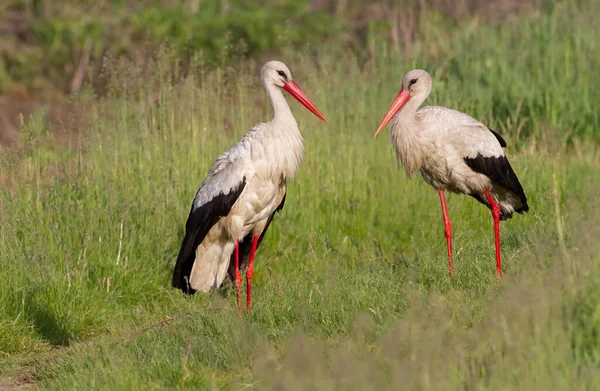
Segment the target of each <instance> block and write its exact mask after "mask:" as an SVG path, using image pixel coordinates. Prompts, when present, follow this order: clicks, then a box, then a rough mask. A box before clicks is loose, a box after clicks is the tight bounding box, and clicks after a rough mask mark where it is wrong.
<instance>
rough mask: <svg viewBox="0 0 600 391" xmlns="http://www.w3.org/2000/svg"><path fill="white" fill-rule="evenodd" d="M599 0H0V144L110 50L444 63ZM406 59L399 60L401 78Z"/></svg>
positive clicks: (143, 57) (207, 59)
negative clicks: (462, 45) (307, 51)
mask: <svg viewBox="0 0 600 391" xmlns="http://www.w3.org/2000/svg"><path fill="white" fill-rule="evenodd" d="M582 9H585V10H586V11H584V12H582ZM597 9H598V7H597V6H596V7H594V6H592V5H591V3H590V4H589V5H588V4H587V2H585V1H576V0H573V1H568V2H564V1H563V2H555V1H551V0H523V1H519V0H457V1H451V0H415V1H403V0H396V1H362V0H359V1H348V0H292V1H253V0H180V1H177V0H141V1H126V0H100V1H82V0H4V1H3V2H2V4H1V5H0V130H1V132H0V144H2V145H10V144H12V143H14V142H16V141H17V139H18V129H19V126H20V125H19V124H20V121H21V120H20V115H21V114H23V117H24V118H25V119H26V118H28V117H29V115H31V114H32V113H34V112H35V110H36V109H40V108H43V109H44V110H45V112H46V114H48V115H49V117H50V119H52V120H54V121H59V120H61V118H62V117H63V116H64V113H63V112H64V109H65V104H66V100H67V97H68V96H69V94H72V93H77V92H79V91H80V90H81V88H82V86H83V85H84V83H91V86H92V88H93V91H94V93H96V94H100V95H102V94H103V93H104V90H105V87H106V80H105V79H104V78H103V77H102V75H103V71H104V70H105V67H107V66H112V64H114V59H115V58H121V57H125V58H128V59H130V60H132V63H131V64H133V65H134V66H136V67H139V68H140V69H143V68H144V67H147V65H148V63H149V61H151V60H152V59H153V58H155V57H156V55H157V53H158V48H159V47H160V46H161V45H168V46H169V47H170V49H171V50H170V51H169V56H171V57H172V59H173V60H176V61H177V63H178V65H179V66H180V67H183V68H184V69H186V67H187V66H188V65H189V63H190V59H192V58H196V59H200V60H201V62H202V64H204V65H205V66H207V67H217V66H225V65H230V64H237V63H240V62H244V61H246V60H247V59H249V58H252V59H254V60H256V61H257V62H260V63H262V61H263V60H266V59H269V58H273V57H274V56H275V57H276V56H277V55H279V54H281V53H282V50H285V49H290V48H292V49H304V48H307V47H308V48H312V50H314V51H317V50H318V47H323V46H325V45H335V46H336V47H338V48H344V50H347V51H350V52H351V53H352V54H353V55H355V56H356V58H357V61H358V62H360V63H363V64H364V63H367V62H368V61H369V60H371V59H372V58H373V57H374V56H375V55H376V54H377V47H378V45H380V44H381V43H382V42H387V43H389V44H390V46H389V47H390V48H391V49H392V50H394V51H396V52H397V53H398V54H399V55H400V56H401V57H402V58H403V59H410V58H414V57H415V56H423V57H425V58H426V59H427V60H428V62H430V63H433V64H436V65H438V66H439V64H440V63H448V61H449V60H451V59H452V58H453V57H457V56H461V55H462V53H457V52H456V49H457V48H456V47H455V46H456V45H455V43H456V40H470V39H472V36H473V35H475V36H476V35H478V34H490V35H493V34H496V32H497V31H498V30H502V29H506V28H516V29H519V28H523V27H522V24H523V21H524V20H527V21H529V22H527V23H537V24H536V25H541V24H542V23H543V21H542V19H543V17H544V14H552V13H557V14H559V16H560V15H562V16H564V19H563V18H559V20H558V24H557V25H556V26H555V28H556V29H562V28H564V29H573V28H574V27H575V24H577V25H578V26H579V27H582V26H583V27H586V25H587V27H588V28H589V31H588V33H590V32H591V31H592V23H593V15H594V13H592V14H589V13H588V12H587V11H590V10H593V11H594V12H596V13H597ZM574 14H576V17H573V15H574ZM586 15H587V16H588V18H585V16H586ZM535 20H537V22H533V21H535ZM511 25H512V27H511ZM484 29H485V30H484ZM490 29H492V30H490ZM565 33H566V34H572V35H573V36H574V33H573V32H567V31H565ZM517 34H518V33H517ZM548 38H549V37H545V38H544V39H548ZM494 40H495V39H494V37H490V39H489V42H488V43H489V44H490V45H494ZM481 42H485V41H481ZM582 44H583V45H584V46H585V45H589V44H590V42H582ZM475 49H476V50H477V48H475ZM519 49H520V50H522V49H523V47H521V48H519ZM583 49H585V47H584V48H583ZM589 49H591V48H589ZM471 50H473V48H471ZM531 50H535V48H534V47H533V45H532V48H531ZM506 55H508V56H511V57H514V56H518V55H519V53H518V52H517V53H506ZM522 55H526V54H522ZM590 55H591V53H590ZM449 57H450V58H449ZM481 60H482V61H484V60H485V58H482V59H481ZM107 64H111V65H107ZM405 70H406V69H398V77H401V74H403V72H404V71H405ZM450 71H451V70H450ZM61 113H63V114H61ZM63 120H64V118H63Z"/></svg>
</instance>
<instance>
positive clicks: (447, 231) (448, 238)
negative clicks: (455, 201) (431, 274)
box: [440, 190, 454, 277]
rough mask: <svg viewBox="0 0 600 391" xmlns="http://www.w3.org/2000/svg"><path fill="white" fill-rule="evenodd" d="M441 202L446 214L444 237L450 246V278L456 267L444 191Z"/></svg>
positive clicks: (441, 194) (441, 191) (441, 193)
mask: <svg viewBox="0 0 600 391" xmlns="http://www.w3.org/2000/svg"><path fill="white" fill-rule="evenodd" d="M440 202H441V203H442V213H443V214H444V236H445V237H446V244H447V245H448V267H449V268H450V277H452V276H453V275H454V265H453V264H452V224H450V217H448V208H447V207H446V197H445V196H444V190H440Z"/></svg>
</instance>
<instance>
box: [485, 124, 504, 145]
mask: <svg viewBox="0 0 600 391" xmlns="http://www.w3.org/2000/svg"><path fill="white" fill-rule="evenodd" d="M488 129H489V131H490V132H492V134H493V135H494V136H495V137H496V140H498V142H499V143H500V146H501V147H502V148H506V141H505V140H504V139H503V138H502V136H500V135H499V134H498V132H496V131H495V130H493V129H492V128H490V127H488Z"/></svg>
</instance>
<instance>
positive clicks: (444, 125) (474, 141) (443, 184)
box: [375, 69, 529, 278]
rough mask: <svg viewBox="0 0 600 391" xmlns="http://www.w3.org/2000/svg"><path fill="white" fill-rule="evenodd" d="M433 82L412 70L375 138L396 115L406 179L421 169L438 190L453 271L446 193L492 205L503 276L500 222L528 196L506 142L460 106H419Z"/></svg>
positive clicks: (396, 133)
mask: <svg viewBox="0 0 600 391" xmlns="http://www.w3.org/2000/svg"><path fill="white" fill-rule="evenodd" d="M431 85H432V82H431V76H429V73H427V72H425V71H424V70H421V69H415V70H412V71H410V72H408V73H407V74H406V75H405V76H404V78H403V79H402V89H401V90H400V93H399V94H398V96H396V99H395V100H394V102H393V103H392V106H391V107H390V109H389V110H388V112H387V113H386V115H385V117H384V118H383V120H382V121H381V124H380V125H379V128H377V132H375V136H377V135H378V134H379V132H381V130H382V129H383V128H384V127H385V126H386V125H387V124H388V122H390V120H392V118H393V120H392V132H391V133H392V143H393V144H394V146H395V147H396V157H397V159H398V161H400V162H401V163H402V165H403V166H404V170H405V172H406V175H407V177H409V178H410V177H411V175H412V174H413V173H414V172H415V171H417V170H419V171H420V172H421V176H422V177H423V179H424V180H425V182H427V183H428V184H429V185H431V186H432V187H433V188H434V189H436V190H437V191H438V192H439V196H440V202H441V204H442V213H443V215H444V236H445V237H446V243H447V246H448V266H449V268H450V275H452V274H453V272H454V269H453V265H452V226H451V225H450V219H449V218H448V210H447V208H446V198H445V196H444V191H445V190H449V191H451V192H454V193H463V194H468V195H470V196H471V197H473V198H475V199H476V200H477V201H479V202H481V203H482V204H484V205H485V206H487V207H488V208H490V209H491V211H492V216H493V217H494V236H495V240H496V271H497V273H498V276H499V277H500V278H502V261H501V258H500V224H499V220H506V219H509V218H511V217H512V215H513V213H514V212H517V213H523V212H527V211H528V210H529V206H528V205H527V197H526V196H525V192H524V191H523V187H522V186H521V184H520V183H519V179H518V178H517V175H516V174H515V172H514V171H513V169H512V167H511V166H510V163H509V162H508V159H507V158H506V155H505V154H504V152H503V151H502V148H504V147H506V141H504V139H503V138H502V137H501V136H500V135H499V134H498V133H496V132H494V131H493V130H492V129H490V128H488V127H487V126H486V125H484V124H482V123H481V122H479V121H477V120H475V119H473V118H471V117H470V116H468V115H467V114H464V113H461V112H459V111H456V110H451V109H447V108H445V107H439V106H426V107H423V108H421V109H419V106H421V104H423V102H424V101H425V99H427V97H428V96H429V93H430V92H431ZM417 109H419V110H417Z"/></svg>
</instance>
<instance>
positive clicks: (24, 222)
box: [0, 4, 600, 389]
mask: <svg viewBox="0 0 600 391" xmlns="http://www.w3.org/2000/svg"><path fill="white" fill-rule="evenodd" d="M557 7H558V6H557ZM559 10H560V9H559V8H555V9H554V10H551V11H549V13H544V14H541V15H539V16H538V17H537V18H536V19H533V20H519V21H516V22H514V24H512V25H506V26H481V27H477V28H475V29H471V30H470V29H469V26H463V27H464V29H459V30H457V31H456V32H455V33H453V34H450V35H444V36H443V37H442V38H441V39H439V40H437V39H434V37H435V30H434V32H433V33H432V34H434V35H433V36H432V37H425V38H424V39H425V40H426V41H427V42H430V43H431V44H430V45H428V46H427V47H426V46H423V47H422V48H421V49H419V51H418V52H417V53H416V54H415V56H414V57H411V58H404V57H403V56H402V55H401V54H399V53H397V52H396V50H395V49H394V48H391V47H380V46H379V45H378V46H377V50H376V53H377V55H376V57H374V58H371V59H370V60H369V61H368V62H367V63H366V64H363V63H361V61H359V59H357V58H356V57H355V56H353V55H352V54H351V53H349V52H346V51H344V50H341V49H340V48H337V47H320V48H316V49H315V48H313V49H314V50H311V51H308V50H307V51H306V52H301V53H291V52H284V53H282V54H281V56H280V57H279V59H281V60H283V61H285V62H286V63H287V64H288V65H289V66H290V68H291V70H292V72H293V73H294V77H295V79H296V81H297V82H298V83H299V84H300V85H301V86H302V88H303V89H304V90H305V91H306V92H307V94H308V95H309V96H310V97H311V99H312V100H313V102H315V104H316V105H317V107H319V108H320V109H321V110H322V111H323V112H324V113H325V115H326V116H327V117H328V119H329V121H330V122H329V125H327V126H325V125H323V124H322V123H319V122H318V120H316V119H315V118H314V117H313V116H312V115H311V114H310V113H308V112H307V111H306V110H304V109H303V108H302V107H301V106H300V105H298V104H297V103H295V102H290V104H291V106H292V110H293V111H294V114H295V115H296V118H297V120H298V123H299V126H300V129H301V130H302V132H303V135H304V137H305V140H306V151H307V152H306V156H305V161H304V164H303V166H302V167H301V170H300V173H299V175H298V176H297V178H296V179H295V180H294V181H293V183H291V184H290V186H289V192H288V198H287V201H286V206H285V209H284V210H283V211H282V212H281V213H279V214H278V215H277V217H276V220H275V222H274V224H273V225H272V227H271V228H270V230H269V233H268V234H267V237H266V240H265V241H264V243H263V244H262V246H261V248H260V250H259V252H258V255H257V264H256V265H257V270H256V277H255V285H256V293H255V296H254V297H255V303H254V307H253V310H252V312H251V313H250V314H249V315H247V316H245V315H240V314H239V313H237V311H236V308H235V298H234V297H233V295H231V291H230V290H228V289H223V290H222V291H219V292H215V293H213V294H210V295H195V296H194V297H192V298H185V297H182V296H181V294H180V293H179V292H176V291H175V290H173V289H171V288H170V287H169V280H170V273H171V270H172V266H173V263H174V259H175V257H176V254H177V251H178V246H179V244H180V241H181V238H182V235H183V229H184V222H185V218H186V217H187V212H188V211H189V205H190V202H191V200H192V197H193V195H194V193H195V191H196V190H197V188H198V186H199V185H200V183H201V181H202V179H203V178H204V176H205V175H206V172H207V171H208V168H209V167H210V165H211V164H212V162H213V160H214V158H215V157H216V156H217V155H218V154H219V153H220V152H221V151H222V150H224V149H225V148H228V147H229V146H231V145H232V144H233V143H234V142H235V140H237V139H238V138H239V137H241V135H242V134H243V133H244V132H245V131H246V130H247V129H249V128H250V127H251V126H252V125H253V124H255V123H257V122H260V121H263V120H266V119H268V118H269V116H270V108H269V106H268V104H267V102H266V98H265V97H264V94H263V93H262V91H261V90H260V88H259V83H258V79H257V68H258V67H259V66H260V64H255V63H249V64H244V65H242V66H239V67H233V68H226V69H219V70H216V71H207V70H205V69H204V68H203V67H201V66H198V67H197V68H195V70H194V71H193V72H190V73H188V74H186V75H176V76H175V77H174V76H173V72H172V69H171V68H170V67H169V60H168V56H164V57H165V58H163V59H162V60H159V61H158V62H157V63H156V64H154V65H153V66H151V67H150V70H151V73H143V74H140V73H138V71H136V70H135V69H134V68H132V67H129V66H128V65H129V64H121V65H119V64H115V66H114V68H113V69H112V71H111V74H110V78H111V89H110V90H109V93H108V95H107V96H106V97H105V98H102V99H96V98H91V99H90V100H89V101H86V102H85V104H86V107H87V114H88V116H89V118H88V120H87V121H86V122H85V123H86V128H85V132H84V135H83V137H84V138H85V139H84V140H83V141H84V142H83V144H84V146H85V147H84V148H83V149H82V150H81V151H80V152H66V153H58V152H56V151H55V150H53V149H51V148H49V147H47V146H46V145H45V144H44V131H43V130H40V129H43V125H42V123H43V121H42V120H41V119H40V120H39V121H33V122H30V126H31V127H32V128H31V129H30V130H29V132H30V134H31V135H32V136H31V143H30V144H31V145H30V148H26V149H25V150H24V151H23V153H22V156H20V159H21V160H16V159H14V157H11V156H9V152H7V151H3V159H2V163H1V164H2V166H1V168H2V170H3V171H4V172H8V174H6V175H8V176H10V177H11V178H13V180H12V182H11V183H12V185H11V188H10V189H8V188H7V187H3V188H2V189H0V197H1V199H0V200H1V202H0V211H1V215H0V220H1V226H0V227H1V231H0V246H1V251H0V267H1V268H2V285H1V286H0V308H1V311H2V312H1V313H0V315H1V317H0V351H1V352H2V353H3V356H4V359H3V361H2V364H1V365H2V366H1V367H0V368H2V373H3V374H4V375H10V376H17V377H18V376H22V374H23V373H27V374H28V376H29V377H30V378H31V379H32V380H33V381H35V382H37V383H39V384H40V385H42V386H44V387H47V388H51V389H90V388H91V389H125V388H127V389H149V388H153V389H160V388H175V387H182V388H196V387H203V388H209V387H210V388H236V389H237V388H244V387H250V386H251V387H254V388H259V389H263V388H278V389H281V388H284V389H306V388H315V389H340V388H341V389H365V388H367V389H369V388H392V387H393V388H402V387H404V388H415V389H420V388H439V389H465V388H466V389H496V388H509V387H510V388H527V389H530V388H542V387H546V386H549V385H553V386H554V387H558V388H561V389H576V388H585V387H586V386H587V387H588V388H591V387H592V386H594V385H595V384H597V380H598V379H597V374H596V373H597V372H596V371H595V368H596V366H597V365H598V364H599V362H600V361H599V357H600V345H599V344H598V342H597V338H596V336H597V332H598V329H599V328H600V319H599V318H598V312H597V309H596V308H597V307H598V306H597V303H598V296H597V293H596V292H597V287H598V284H600V273H599V271H598V268H597V266H596V264H597V261H598V256H597V254H596V253H595V250H597V249H598V245H597V244H596V243H595V240H594V238H595V237H597V235H598V232H597V231H598V225H597V223H595V221H596V220H595V219H597V218H598V211H597V200H596V198H595V192H596V191H597V190H598V179H599V178H600V172H599V170H598V168H597V163H598V156H597V144H596V143H595V142H594V140H595V139H596V137H597V135H596V133H595V132H597V125H598V118H597V113H595V111H594V108H593V107H592V105H591V104H590V102H593V101H594V100H595V98H597V97H598V88H595V86H597V84H598V81H597V78H596V77H595V75H594V74H593V72H592V69H595V68H594V66H595V65H597V62H598V60H597V58H595V57H594V56H589V55H588V53H587V51H586V50H587V49H590V48H594V47H595V46H594V45H595V40H594V34H593V26H592V25H591V24H585V23H584V21H585V20H587V19H586V18H588V17H589V15H588V14H587V13H584V12H582V11H577V9H576V7H575V5H574V4H571V5H570V7H568V8H566V10H567V11H568V12H570V13H571V14H570V15H571V18H570V19H568V20H569V21H571V20H577V21H579V22H580V23H578V24H577V26H576V27H575V28H573V29H571V30H569V33H564V34H560V33H559V32H558V31H559V29H560V28H563V27H564V26H565V24H566V23H567V19H566V18H565V13H564V12H559ZM569 23H571V22H569ZM431 25H432V28H434V27H435V19H432V22H431ZM550 37H552V39H551V38H550ZM374 45H376V44H374ZM525 48H529V49H530V50H528V51H527V52H523V51H522V50H524V49H525ZM566 53H568V54H566ZM413 67H423V68H425V69H428V70H430V71H431V73H432V74H433V76H434V79H435V80H434V83H435V84H434V93H433V94H432V96H431V98H430V99H429V101H428V103H429V104H443V105H447V106H449V107H453V108H456V109H461V110H464V111H467V112H468V113H470V114H472V115H473V116H475V117H476V118H479V119H481V120H483V121H485V122H487V123H489V124H490V126H491V127H493V128H496V129H498V130H500V131H501V132H502V133H503V135H506V136H507V138H508V140H509V144H510V145H509V149H508V152H507V153H508V154H509V155H510V158H511V162H512V163H513V166H514V168H515V170H516V172H517V174H518V175H519V177H520V178H521V180H522V183H523V184H524V187H525V191H526V192H527V194H528V196H529V200H530V205H531V211H530V213H529V214H527V215H525V216H516V217H515V218H514V219H512V220H510V221H509V222H507V223H506V224H503V225H502V228H501V229H502V231H501V233H502V248H503V254H504V265H505V275H506V277H505V279H504V280H503V281H498V280H497V278H496V275H495V270H494V259H493V254H494V253H493V236H492V224H491V217H490V214H489V211H487V210H486V209H485V208H483V207H481V206H480V205H479V204H477V203H476V202H474V201H473V200H471V199H467V198H468V197H458V196H456V197H450V199H449V213H450V218H451V219H452V222H453V226H454V233H455V236H454V243H455V276H454V278H450V277H448V276H447V265H446V256H445V240H444V238H443V234H442V226H441V216H440V211H439V205H438V203H437V198H436V195H435V193H434V192H432V191H431V189H429V188H428V187H427V185H425V184H424V183H423V181H421V180H420V179H418V178H415V179H414V180H411V181H408V180H406V179H405V178H404V175H403V173H402V171H401V170H400V169H398V166H397V165H396V164H395V162H394V155H393V151H392V147H391V145H390V143H389V142H388V141H387V140H381V139H373V137H372V134H373V132H374V129H375V127H376V125H377V123H378V121H379V120H380V117H381V116H382V115H383V113H384V111H385V109H386V108H387V107H388V105H389V102H390V100H391V99H392V98H393V96H394V95H395V94H396V93H397V90H398V88H399V84H400V78H401V77H402V75H403V73H404V72H405V71H407V70H409V69H411V68H413ZM565 75H571V76H565ZM81 99H84V98H83V97H82V98H81ZM553 113H554V114H553ZM581 113H584V116H583V118H582V117H580V114H581ZM574 124H579V125H578V126H579V127H574ZM36 126H37V127H36ZM519 129H520V130H519ZM550 129H555V130H554V131H551V130H550ZM518 132H521V134H522V135H525V134H527V132H531V137H529V138H524V137H522V138H520V137H519V136H518ZM566 139H569V140H585V141H588V142H587V143H585V144H583V143H582V144H581V145H579V144H578V143H577V142H576V141H575V142H574V144H573V145H572V146H571V147H570V148H568V149H567V148H565V142H564V141H565V140H566ZM577 145H579V146H577ZM573 152H577V154H576V153H573ZM40 173H41V174H40ZM50 174H54V175H58V174H60V177H59V178H48V177H47V176H48V175H50ZM559 233H560V234H559ZM178 314H187V315H185V316H181V317H178V318H177V319H175V320H171V321H167V322H165V323H164V324H163V325H154V327H152V328H150V329H148V330H145V331H141V330H142V329H143V328H144V326H146V325H152V324H154V323H155V322H158V321H160V320H163V319H167V318H168V317H175V316H178ZM136 331H137V332H136ZM132 332H133V334H132Z"/></svg>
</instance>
